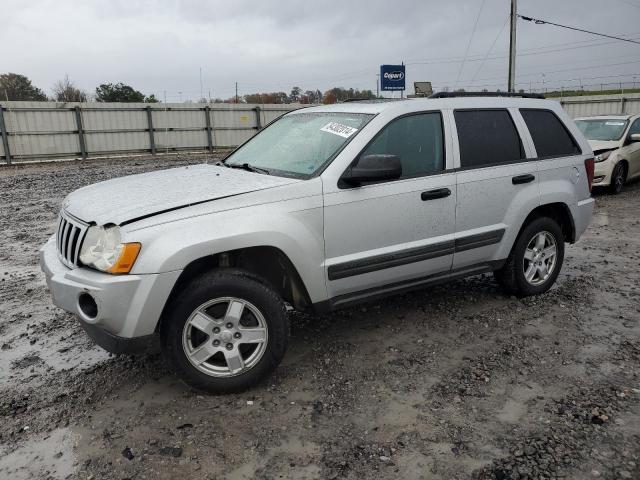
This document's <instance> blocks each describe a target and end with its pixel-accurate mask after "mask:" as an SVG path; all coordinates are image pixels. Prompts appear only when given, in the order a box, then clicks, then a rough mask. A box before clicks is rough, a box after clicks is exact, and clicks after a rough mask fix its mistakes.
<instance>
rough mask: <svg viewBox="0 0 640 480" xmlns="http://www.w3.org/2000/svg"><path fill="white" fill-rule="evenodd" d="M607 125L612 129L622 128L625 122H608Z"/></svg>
mask: <svg viewBox="0 0 640 480" xmlns="http://www.w3.org/2000/svg"><path fill="white" fill-rule="evenodd" d="M605 125H609V126H611V127H622V126H623V125H624V122H606V123H605Z"/></svg>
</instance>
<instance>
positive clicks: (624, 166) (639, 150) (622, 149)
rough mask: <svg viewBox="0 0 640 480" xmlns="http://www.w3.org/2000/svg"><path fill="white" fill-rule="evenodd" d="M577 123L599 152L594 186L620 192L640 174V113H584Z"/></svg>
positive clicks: (595, 150) (597, 152) (597, 153)
mask: <svg viewBox="0 0 640 480" xmlns="http://www.w3.org/2000/svg"><path fill="white" fill-rule="evenodd" d="M576 124H577V125H578V128H579V129H580V130H581V131H582V133H583V134H584V136H585V137H586V138H587V140H588V141H589V143H590V144H591V148H592V149H593V153H594V154H595V155H596V157H595V160H596V163H595V174H594V179H593V186H594V187H609V190H610V191H611V192H612V193H620V192H621V191H622V187H623V186H624V184H625V182H626V181H627V180H631V179H633V178H637V177H638V176H640V115H607V116H598V117H584V118H577V119H576Z"/></svg>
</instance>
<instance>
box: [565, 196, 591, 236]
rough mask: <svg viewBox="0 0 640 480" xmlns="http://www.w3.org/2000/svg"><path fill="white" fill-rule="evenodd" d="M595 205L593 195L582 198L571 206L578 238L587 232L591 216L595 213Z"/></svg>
mask: <svg viewBox="0 0 640 480" xmlns="http://www.w3.org/2000/svg"><path fill="white" fill-rule="evenodd" d="M594 206H595V200H594V199H593V198H591V197H589V198H587V199H585V200H581V201H579V202H578V203H576V204H575V205H574V206H573V207H571V214H572V216H573V222H574V226H575V231H576V238H575V240H576V241H578V239H579V238H580V237H581V236H582V234H583V233H584V232H585V230H586V229H587V227H588V226H589V223H590V222H591V216H592V215H593V208H594Z"/></svg>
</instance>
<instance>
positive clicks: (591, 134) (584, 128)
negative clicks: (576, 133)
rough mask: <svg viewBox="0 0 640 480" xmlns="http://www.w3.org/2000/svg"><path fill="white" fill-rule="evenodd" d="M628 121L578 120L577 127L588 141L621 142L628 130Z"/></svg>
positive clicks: (604, 119)
mask: <svg viewBox="0 0 640 480" xmlns="http://www.w3.org/2000/svg"><path fill="white" fill-rule="evenodd" d="M628 123H629V122H628V121H627V120H614V119H606V118H602V119H598V120H577V121H576V125H577V126H578V128H579V129H580V131H581V132H582V134H583V135H584V136H585V137H586V138H587V140H600V141H614V140H620V139H621V138H622V134H623V133H624V131H625V129H626V128H627V124H628Z"/></svg>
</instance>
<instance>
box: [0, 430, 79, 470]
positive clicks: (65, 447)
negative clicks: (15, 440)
mask: <svg viewBox="0 0 640 480" xmlns="http://www.w3.org/2000/svg"><path fill="white" fill-rule="evenodd" d="M78 439H79V436H78V435H76V434H74V433H73V432H72V431H71V430H70V429H68V428H61V429H58V430H54V431H53V432H51V433H49V434H48V435H47V436H45V437H43V438H40V439H33V440H29V441H27V442H25V443H24V444H22V446H20V447H18V448H17V449H16V450H14V451H13V452H11V453H8V454H4V451H3V450H0V453H1V454H0V478H6V479H11V480H30V479H33V478H40V477H42V478H45V477H46V478H53V479H64V478H67V477H68V476H69V475H71V474H73V473H74V471H75V466H76V458H75V454H74V453H73V449H74V447H75V445H76V444H77V441H78Z"/></svg>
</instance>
